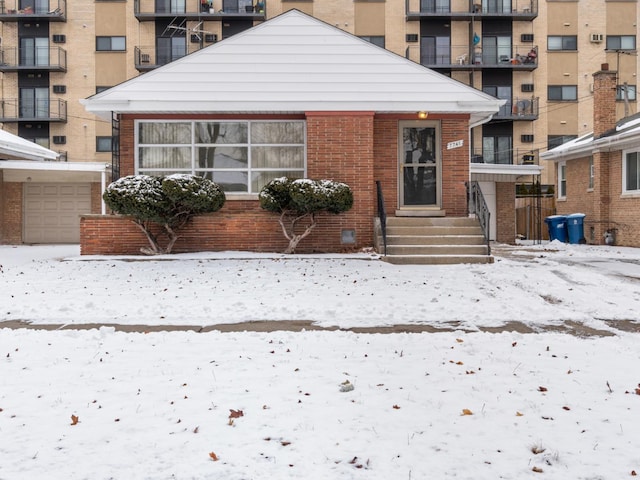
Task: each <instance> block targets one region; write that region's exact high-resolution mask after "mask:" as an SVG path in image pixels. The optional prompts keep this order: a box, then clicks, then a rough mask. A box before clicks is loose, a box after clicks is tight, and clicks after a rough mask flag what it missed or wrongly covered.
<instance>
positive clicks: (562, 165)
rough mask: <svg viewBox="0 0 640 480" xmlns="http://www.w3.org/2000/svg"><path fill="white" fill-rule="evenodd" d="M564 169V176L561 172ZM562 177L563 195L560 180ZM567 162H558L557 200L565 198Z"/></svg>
mask: <svg viewBox="0 0 640 480" xmlns="http://www.w3.org/2000/svg"><path fill="white" fill-rule="evenodd" d="M563 170H564V177H563V176H562V172H563ZM563 179H564V190H565V192H564V195H563V194H562V180H563ZM566 190H567V162H566V161H565V162H558V200H566V199H567V191H566Z"/></svg>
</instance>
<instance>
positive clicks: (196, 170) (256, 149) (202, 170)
mask: <svg viewBox="0 0 640 480" xmlns="http://www.w3.org/2000/svg"><path fill="white" fill-rule="evenodd" d="M199 123H220V124H224V123H229V124H246V128H247V130H246V131H247V140H246V142H233V143H224V142H220V143H212V144H209V143H200V142H196V133H195V124H199ZM261 123H262V124H270V123H297V124H301V125H302V142H301V143H295V142H293V143H269V142H267V143H261V142H252V140H251V128H252V125H255V124H261ZM141 124H188V125H189V129H190V141H189V142H185V143H156V144H153V143H149V144H144V143H140V138H139V132H140V125H141ZM134 128H135V130H134V141H135V155H134V162H135V174H136V175H138V174H141V175H142V174H150V175H154V174H158V173H160V174H162V175H170V174H172V173H189V174H193V175H203V174H204V175H209V174H210V176H211V177H213V176H214V175H213V174H214V173H216V172H218V173H220V172H242V173H246V175H247V185H246V187H247V190H246V191H237V190H231V191H225V194H226V195H227V198H228V199H229V198H230V197H229V196H230V195H231V196H234V195H235V196H238V197H240V198H242V199H246V198H247V197H248V196H249V197H255V196H257V194H258V193H260V192H259V191H253V189H252V182H253V174H254V173H260V172H283V175H282V176H284V174H285V173H286V172H300V178H305V177H306V175H307V123H306V121H304V120H303V119H270V120H247V119H234V120H227V119H224V120H220V119H215V118H211V119H189V118H186V119H179V120H151V119H149V120H147V119H145V120H136V121H135V127H134ZM208 145H218V146H220V147H221V148H246V150H247V165H246V167H242V168H240V167H238V168H233V167H219V166H218V167H200V166H197V162H198V151H199V150H198V149H201V148H203V147H207V146H208ZM145 147H150V148H157V147H165V148H172V147H176V148H180V149H186V148H188V149H189V150H190V160H189V161H190V166H189V167H184V168H163V167H148V168H144V167H143V168H141V167H140V152H141V149H142V148H145ZM270 147H271V148H282V147H285V148H286V147H302V167H284V166H282V167H280V166H278V167H270V166H267V167H265V166H253V160H254V158H253V157H254V154H256V155H257V154H259V153H260V151H264V150H265V149H268V148H270ZM257 158H259V157H258V156H256V159H257ZM214 181H215V180H214ZM231 198H232V197H231Z"/></svg>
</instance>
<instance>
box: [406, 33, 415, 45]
mask: <svg viewBox="0 0 640 480" xmlns="http://www.w3.org/2000/svg"><path fill="white" fill-rule="evenodd" d="M417 41H418V34H417V33H407V36H406V42H407V43H415V42H417Z"/></svg>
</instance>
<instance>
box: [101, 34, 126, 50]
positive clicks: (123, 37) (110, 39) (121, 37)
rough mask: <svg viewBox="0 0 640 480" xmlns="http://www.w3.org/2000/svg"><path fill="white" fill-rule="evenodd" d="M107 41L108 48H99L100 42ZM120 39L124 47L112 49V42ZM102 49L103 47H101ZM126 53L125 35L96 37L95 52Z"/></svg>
mask: <svg viewBox="0 0 640 480" xmlns="http://www.w3.org/2000/svg"><path fill="white" fill-rule="evenodd" d="M107 39H108V42H109V46H108V48H101V45H100V43H101V41H103V42H104V41H106V40H107ZM115 39H122V40H123V42H124V45H123V47H122V48H114V40H115ZM103 47H104V46H103ZM126 51H127V37H126V35H96V52H126Z"/></svg>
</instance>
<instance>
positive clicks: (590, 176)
mask: <svg viewBox="0 0 640 480" xmlns="http://www.w3.org/2000/svg"><path fill="white" fill-rule="evenodd" d="M594 173H595V169H594V168H593V155H592V156H591V157H589V190H593V179H594V176H595V175H594Z"/></svg>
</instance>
